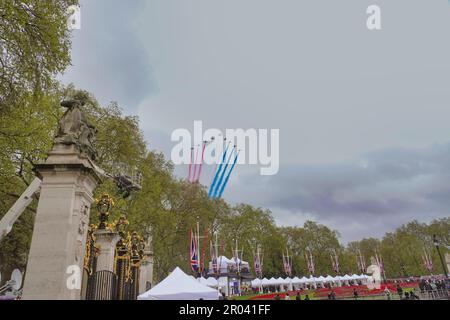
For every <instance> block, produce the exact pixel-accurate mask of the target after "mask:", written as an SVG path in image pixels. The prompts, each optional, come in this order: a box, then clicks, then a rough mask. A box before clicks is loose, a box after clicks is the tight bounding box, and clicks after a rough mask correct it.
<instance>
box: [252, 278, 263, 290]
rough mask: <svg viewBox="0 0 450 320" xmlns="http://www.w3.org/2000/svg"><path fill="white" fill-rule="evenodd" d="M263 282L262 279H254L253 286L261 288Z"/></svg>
mask: <svg viewBox="0 0 450 320" xmlns="http://www.w3.org/2000/svg"><path fill="white" fill-rule="evenodd" d="M261 284H262V280H261V279H255V280H252V288H259V287H260V286H261Z"/></svg>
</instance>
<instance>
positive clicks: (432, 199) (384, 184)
mask: <svg viewBox="0 0 450 320" xmlns="http://www.w3.org/2000/svg"><path fill="white" fill-rule="evenodd" d="M449 157H450V143H449V144H443V145H434V146H431V147H427V148H421V149H400V148H398V149H393V148H391V149H385V150H382V151H379V152H373V153H368V154H365V155H364V156H363V157H361V159H359V160H358V161H354V162H346V163H345V162H343V163H340V164H334V165H326V164H324V165H289V166H282V167H281V168H280V173H279V174H278V175H276V176H272V177H270V178H268V179H266V180H264V181H261V179H260V177H258V176H255V175H245V176H242V175H241V177H240V181H239V185H238V188H239V190H240V191H239V193H240V195H239V196H238V195H237V194H234V195H232V197H233V198H234V200H235V201H239V200H240V199H239V198H241V199H243V198H245V197H246V196H247V194H246V193H245V192H244V194H241V192H242V190H245V189H246V187H245V186H252V187H253V188H254V189H253V192H255V193H258V194H259V199H260V200H259V202H258V205H262V206H267V207H269V208H272V211H273V213H274V215H275V217H277V220H278V221H280V222H281V223H282V222H283V221H289V222H288V223H292V221H295V216H296V215H298V217H299V221H304V219H303V215H304V214H305V213H307V214H309V215H310V216H312V217H313V218H315V219H317V220H318V221H319V222H321V223H324V224H326V223H327V222H328V223H330V224H331V225H330V226H331V227H335V228H336V227H337V229H338V230H339V228H344V229H347V228H348V226H346V224H347V223H349V222H350V221H351V222H352V223H354V224H355V225H353V228H357V230H348V231H346V232H345V238H346V239H348V237H349V236H350V235H351V234H353V235H356V234H358V235H359V236H362V235H364V236H366V235H367V234H371V233H376V234H379V235H381V234H383V233H384V232H385V231H386V230H390V229H393V228H395V227H398V226H399V225H400V224H402V223H405V222H408V221H411V220H412V219H418V220H421V221H428V220H430V219H432V218H438V217H445V216H449V215H450V185H449V184H448V181H450V161H449V160H450V159H449ZM255 189H256V190H255ZM288 216H289V217H288ZM368 221H371V223H370V226H366V227H364V225H366V224H367V222H368ZM364 229H367V230H365V231H363V230H364ZM340 231H342V230H340ZM350 237H351V236H350Z"/></svg>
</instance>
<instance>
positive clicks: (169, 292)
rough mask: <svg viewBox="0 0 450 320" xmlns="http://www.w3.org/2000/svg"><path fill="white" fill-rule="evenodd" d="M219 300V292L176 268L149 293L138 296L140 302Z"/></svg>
mask: <svg viewBox="0 0 450 320" xmlns="http://www.w3.org/2000/svg"><path fill="white" fill-rule="evenodd" d="M199 299H203V300H218V299H219V293H218V291H217V290H215V289H212V288H209V287H207V286H205V285H203V284H201V283H200V282H199V281H197V280H194V279H192V278H191V277H190V276H188V275H187V274H186V273H184V272H183V271H182V270H181V269H180V268H178V267H176V268H175V270H173V272H172V273H171V274H169V275H168V276H167V278H165V279H164V280H163V281H161V282H160V283H158V284H157V285H156V286H154V287H153V288H152V289H150V290H149V291H147V292H145V293H143V294H141V295H140V296H138V300H199Z"/></svg>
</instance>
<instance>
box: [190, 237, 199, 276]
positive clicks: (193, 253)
mask: <svg viewBox="0 0 450 320" xmlns="http://www.w3.org/2000/svg"><path fill="white" fill-rule="evenodd" d="M197 248H198V244H197V241H196V239H195V236H194V232H192V230H191V232H190V246H189V257H190V264H191V269H192V271H194V272H198V269H199V268H198V266H199V263H198V262H199V261H198V251H197Z"/></svg>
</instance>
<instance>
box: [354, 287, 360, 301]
mask: <svg viewBox="0 0 450 320" xmlns="http://www.w3.org/2000/svg"><path fill="white" fill-rule="evenodd" d="M358 296H359V293H358V291H357V290H356V288H354V289H353V298H354V299H355V300H358Z"/></svg>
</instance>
